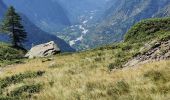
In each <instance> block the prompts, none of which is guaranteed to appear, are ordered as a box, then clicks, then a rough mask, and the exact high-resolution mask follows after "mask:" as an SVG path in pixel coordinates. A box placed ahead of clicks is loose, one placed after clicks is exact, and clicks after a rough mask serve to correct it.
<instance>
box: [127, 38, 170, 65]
mask: <svg viewBox="0 0 170 100" xmlns="http://www.w3.org/2000/svg"><path fill="white" fill-rule="evenodd" d="M140 52H141V54H139V55H138V56H137V57H135V58H133V59H132V60H130V61H129V62H128V63H126V64H125V65H124V66H134V65H136V64H139V63H146V62H149V61H160V60H167V59H169V58H170V40H168V41H161V42H154V41H153V42H152V43H151V44H146V45H145V46H144V47H143V48H141V50H140Z"/></svg>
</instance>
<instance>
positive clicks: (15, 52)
mask: <svg viewBox="0 0 170 100" xmlns="http://www.w3.org/2000/svg"><path fill="white" fill-rule="evenodd" d="M25 52H26V51H25V50H21V49H20V50H19V49H16V48H13V47H11V45H9V44H6V43H2V42H0V67H5V66H6V65H9V64H14V63H21V59H22V58H23V56H24V54H25Z"/></svg>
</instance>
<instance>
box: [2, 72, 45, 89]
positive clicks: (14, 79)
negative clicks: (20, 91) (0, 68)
mask: <svg viewBox="0 0 170 100" xmlns="http://www.w3.org/2000/svg"><path fill="white" fill-rule="evenodd" d="M44 73H45V72H44V71H37V72H25V73H23V74H21V73H20V74H18V75H13V76H10V77H6V78H4V79H1V80H0V89H1V90H2V89H3V88H5V87H7V86H9V85H11V84H16V83H19V82H22V81H23V80H24V79H26V78H34V77H38V76H42V75H43V74H44Z"/></svg>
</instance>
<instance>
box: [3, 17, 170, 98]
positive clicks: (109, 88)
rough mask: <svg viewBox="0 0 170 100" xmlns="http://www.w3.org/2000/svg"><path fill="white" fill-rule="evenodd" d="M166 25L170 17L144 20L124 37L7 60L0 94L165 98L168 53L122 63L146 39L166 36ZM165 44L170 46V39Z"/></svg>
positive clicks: (168, 83) (168, 31)
mask: <svg viewBox="0 0 170 100" xmlns="http://www.w3.org/2000/svg"><path fill="white" fill-rule="evenodd" d="M169 26H170V18H164V19H148V20H143V21H141V22H139V23H137V24H136V25H134V26H133V27H132V28H131V29H130V30H129V31H128V32H127V34H126V35H125V40H124V41H123V42H120V43H116V44H112V45H108V46H102V47H99V48H96V49H93V50H89V51H84V52H77V53H70V54H58V55H56V56H53V57H49V58H37V59H31V60H24V63H23V64H17V65H10V66H8V67H7V68H3V69H2V70H1V73H0V87H1V92H0V98H1V99H9V100H10V99H11V100H13V99H16V100H18V99H21V100H22V99H26V98H27V99H30V98H32V99H35V100H47V99H48V100H63V99H64V100H68V99H69V100H77V99H78V100H89V99H90V100H91V99H92V100H103V99H107V100H122V99H123V100H134V99H137V100H148V99H149V100H167V99H169V98H170V91H169V90H170V74H169V72H170V68H169V64H170V60H169V58H168V59H166V60H161V59H159V60H154V59H153V60H152V61H151V62H148V63H141V64H136V65H135V66H133V67H129V66H124V65H125V64H126V63H127V62H128V61H129V60H131V59H133V58H134V57H136V56H138V55H140V54H145V53H144V52H147V51H148V50H147V49H145V50H142V51H141V48H143V47H145V46H146V45H149V46H150V48H149V50H150V49H152V48H155V46H158V45H152V42H153V41H156V42H159V41H161V42H165V41H169V40H170V38H169V37H170V28H169ZM146 37H147V38H146ZM154 44H155V43H154ZM166 46H168V48H166V49H165V50H168V52H169V48H170V45H166ZM163 52H165V51H163ZM165 53H166V52H165ZM160 54H162V53H160Z"/></svg>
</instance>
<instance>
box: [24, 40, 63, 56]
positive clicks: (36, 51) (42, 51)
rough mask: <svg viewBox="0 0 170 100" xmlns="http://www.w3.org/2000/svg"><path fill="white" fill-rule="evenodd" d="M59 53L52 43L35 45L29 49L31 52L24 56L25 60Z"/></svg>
mask: <svg viewBox="0 0 170 100" xmlns="http://www.w3.org/2000/svg"><path fill="white" fill-rule="evenodd" d="M57 53H60V49H59V48H58V46H57V45H56V44H55V43H54V41H51V42H48V43H44V44H40V45H36V46H34V47H32V48H31V50H30V51H29V52H28V53H27V54H26V55H25V57H27V58H36V57H47V56H51V55H54V54H57Z"/></svg>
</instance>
